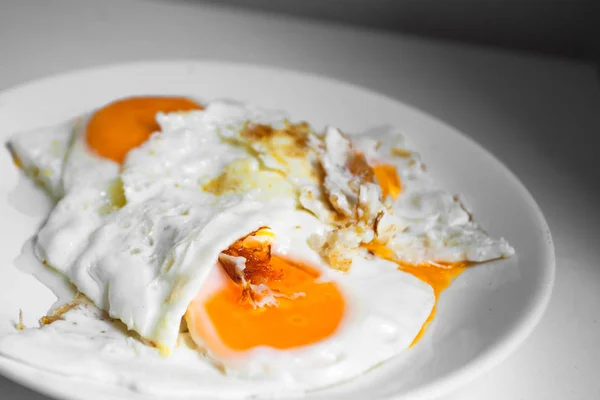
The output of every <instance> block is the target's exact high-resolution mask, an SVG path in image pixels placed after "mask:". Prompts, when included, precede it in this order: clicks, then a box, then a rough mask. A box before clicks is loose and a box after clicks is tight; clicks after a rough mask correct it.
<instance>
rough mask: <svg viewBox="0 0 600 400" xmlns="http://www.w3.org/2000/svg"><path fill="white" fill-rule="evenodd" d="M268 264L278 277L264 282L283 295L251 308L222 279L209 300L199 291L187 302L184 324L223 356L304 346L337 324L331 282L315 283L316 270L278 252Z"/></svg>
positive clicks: (336, 294)
mask: <svg viewBox="0 0 600 400" xmlns="http://www.w3.org/2000/svg"><path fill="white" fill-rule="evenodd" d="M270 263H271V267H272V268H273V270H275V271H280V272H281V278H280V279H275V280H269V281H268V282H267V283H266V284H267V285H268V286H269V288H270V289H271V290H272V291H273V292H279V293H281V294H285V296H286V297H276V299H277V305H274V306H264V307H257V308H254V307H252V305H251V304H249V303H248V302H240V298H241V296H242V288H241V287H240V285H238V284H236V283H234V281H233V280H231V279H227V280H225V283H224V285H222V287H221V288H220V289H219V290H218V291H217V292H216V293H214V294H213V295H212V297H210V298H209V299H208V300H203V299H200V296H199V297H198V298H197V299H196V300H194V301H192V303H191V304H190V306H189V307H188V311H187V314H186V319H187V321H188V328H189V329H190V331H192V330H193V331H194V332H195V333H196V334H197V335H198V336H199V337H200V338H202V340H203V342H204V344H205V345H206V346H207V347H208V348H209V349H211V351H213V352H214V353H216V354H218V355H221V356H227V355H228V354H230V353H231V351H244V350H249V349H252V348H253V347H256V346H269V347H274V348H277V349H289V348H294V347H299V346H305V345H309V344H312V343H315V342H318V341H320V340H323V339H326V338H327V337H329V336H330V335H331V334H333V333H334V332H335V330H336V329H337V327H338V325H339V324H340V322H341V319H342V317H343V315H344V299H343V296H342V294H341V293H340V291H339V289H338V288H337V286H336V284H335V283H333V282H318V281H317V280H316V279H317V278H318V277H319V273H318V272H317V271H316V270H314V269H312V268H310V267H308V266H306V265H303V264H299V263H297V262H294V261H291V260H289V259H287V258H284V257H281V256H277V255H272V256H271V261H270ZM190 314H192V315H190ZM202 315H205V316H207V317H208V318H202V317H201V316H202ZM190 317H191V318H190ZM190 322H192V324H193V326H190ZM211 331H213V332H216V335H214V334H213V335H211Z"/></svg>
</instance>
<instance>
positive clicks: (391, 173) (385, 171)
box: [373, 164, 402, 200]
mask: <svg viewBox="0 0 600 400" xmlns="http://www.w3.org/2000/svg"><path fill="white" fill-rule="evenodd" d="M373 173H374V174H375V178H377V182H379V187H381V193H382V195H383V197H387V196H388V195H389V196H392V199H394V200H396V198H397V197H398V195H399V194H400V191H401V190H402V185H401V183H400V177H399V176H398V172H396V167H394V166H393V165H389V164H379V165H375V166H374V167H373Z"/></svg>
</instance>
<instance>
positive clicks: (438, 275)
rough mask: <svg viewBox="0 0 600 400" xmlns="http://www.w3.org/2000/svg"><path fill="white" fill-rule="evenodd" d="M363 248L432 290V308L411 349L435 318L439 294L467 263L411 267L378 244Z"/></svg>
mask: <svg viewBox="0 0 600 400" xmlns="http://www.w3.org/2000/svg"><path fill="white" fill-rule="evenodd" d="M365 248H366V249H367V250H369V251H370V252H372V253H373V254H375V255H376V256H378V257H381V258H383V259H386V260H388V261H392V262H395V263H396V264H398V269H400V270H401V271H404V272H407V273H409V274H411V275H413V276H414V277H416V278H419V279H420V280H422V281H423V282H425V283H427V284H428V285H429V286H431V288H432V289H433V294H434V296H435V303H434V305H433V308H432V309H431V313H430V314H429V316H428V317H427V320H426V321H425V323H424V324H423V326H422V327H421V330H420V331H419V333H418V334H417V336H416V337H415V338H414V339H413V342H412V343H411V345H410V346H411V347H412V346H414V345H415V344H416V343H417V342H418V341H419V340H420V339H421V337H423V335H424V334H425V331H426V330H427V327H428V326H429V324H430V323H431V321H433V318H434V317H435V313H436V311H437V303H438V300H439V297H440V294H441V293H442V292H443V291H444V290H445V289H447V288H448V286H450V284H451V283H452V281H453V280H454V279H456V277H457V276H459V275H460V274H461V273H462V272H463V271H464V270H465V269H467V267H468V266H469V262H467V261H461V262H457V263H452V264H450V263H442V262H439V263H438V262H430V263H423V264H418V265H413V264H410V263H407V262H403V261H400V260H398V259H396V258H395V257H394V253H393V252H392V251H391V250H390V249H388V248H387V247H385V246H384V245H381V244H379V243H375V242H371V243H369V244H367V245H365Z"/></svg>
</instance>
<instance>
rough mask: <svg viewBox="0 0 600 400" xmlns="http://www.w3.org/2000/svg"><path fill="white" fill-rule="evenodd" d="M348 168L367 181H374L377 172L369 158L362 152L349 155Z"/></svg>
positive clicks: (353, 173)
mask: <svg viewBox="0 0 600 400" xmlns="http://www.w3.org/2000/svg"><path fill="white" fill-rule="evenodd" d="M346 168H348V170H349V171H350V173H351V174H352V175H354V176H356V177H358V178H359V179H361V180H363V181H365V182H374V181H375V174H374V172H373V168H371V166H370V165H369V163H367V159H366V158H365V156H364V154H362V153H352V154H351V155H350V157H348V162H347V163H346Z"/></svg>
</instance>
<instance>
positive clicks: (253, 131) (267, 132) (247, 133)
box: [242, 123, 275, 140]
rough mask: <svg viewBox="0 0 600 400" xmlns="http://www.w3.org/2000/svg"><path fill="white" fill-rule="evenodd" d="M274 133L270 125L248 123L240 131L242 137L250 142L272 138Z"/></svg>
mask: <svg viewBox="0 0 600 400" xmlns="http://www.w3.org/2000/svg"><path fill="white" fill-rule="evenodd" d="M274 131H275V130H274V129H273V127H272V126H270V125H264V124H250V123H248V124H246V126H245V127H244V129H243V130H242V136H243V137H245V138H248V139H250V140H263V139H265V138H268V137H270V136H272V135H273V132H274Z"/></svg>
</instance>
